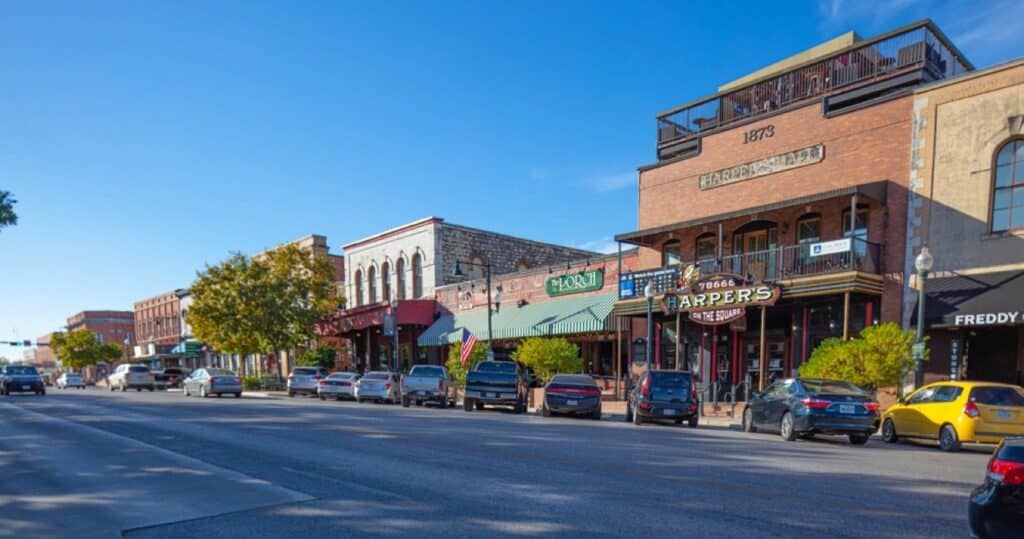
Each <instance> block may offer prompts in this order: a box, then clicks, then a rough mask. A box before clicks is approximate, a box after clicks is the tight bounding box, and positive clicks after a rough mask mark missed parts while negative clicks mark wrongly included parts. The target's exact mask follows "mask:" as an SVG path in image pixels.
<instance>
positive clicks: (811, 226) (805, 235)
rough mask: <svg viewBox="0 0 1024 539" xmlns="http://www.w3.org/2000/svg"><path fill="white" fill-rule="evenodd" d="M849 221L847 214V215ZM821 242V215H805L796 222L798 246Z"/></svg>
mask: <svg viewBox="0 0 1024 539" xmlns="http://www.w3.org/2000/svg"><path fill="white" fill-rule="evenodd" d="M846 217H847V219H849V217H850V216H849V214H847V216H846ZM819 241H821V214H820V213H806V214H804V215H802V216H801V217H800V218H799V219H797V220H796V242H797V244H799V245H803V244H805V243H817V242H819Z"/></svg>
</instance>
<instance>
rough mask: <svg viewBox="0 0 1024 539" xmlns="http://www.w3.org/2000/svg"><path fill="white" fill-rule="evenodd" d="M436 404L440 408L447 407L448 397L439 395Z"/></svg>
mask: <svg viewBox="0 0 1024 539" xmlns="http://www.w3.org/2000/svg"><path fill="white" fill-rule="evenodd" d="M437 406H438V407H440V408H447V407H448V397H441V402H439V403H437Z"/></svg>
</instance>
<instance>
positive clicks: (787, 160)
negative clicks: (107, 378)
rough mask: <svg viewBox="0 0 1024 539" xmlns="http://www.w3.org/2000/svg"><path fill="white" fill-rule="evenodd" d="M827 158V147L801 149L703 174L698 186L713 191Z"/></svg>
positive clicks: (816, 146) (818, 146) (822, 145)
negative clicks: (715, 188) (713, 189)
mask: <svg viewBox="0 0 1024 539" xmlns="http://www.w3.org/2000/svg"><path fill="white" fill-rule="evenodd" d="M824 157H825V145H824V144H815V145H814V146H810V147H808V148H801V149H799V150H793V151H791V152H786V153H783V154H779V155H773V156H771V157H765V158H764V159H758V160H757V161H751V162H749V163H744V164H742V165H737V166H735V167H730V168H723V169H721V170H716V171H713V172H708V173H707V174H701V175H700V177H699V178H698V181H697V185H698V186H700V188H701V189H712V188H714V187H721V186H723V185H727V184H730V183H736V182H741V181H744V180H752V179H754V178H757V177H759V176H767V175H769V174H775V173H776V172H782V171H783V170H789V169H793V168H798V167H802V166H806V165H813V164H814V163H817V162H819V161H821V160H822V159H823V158H824Z"/></svg>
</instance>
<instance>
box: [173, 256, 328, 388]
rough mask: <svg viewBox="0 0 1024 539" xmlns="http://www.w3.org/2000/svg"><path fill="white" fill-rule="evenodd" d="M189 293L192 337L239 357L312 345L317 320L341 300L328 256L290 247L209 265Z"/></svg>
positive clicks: (243, 370) (199, 273)
mask: <svg viewBox="0 0 1024 539" xmlns="http://www.w3.org/2000/svg"><path fill="white" fill-rule="evenodd" d="M190 290H191V295H192V307H191V308H189V311H188V314H187V315H186V316H187V320H188V323H189V324H190V325H191V326H192V332H193V334H195V336H196V338H198V339H199V340H202V341H204V342H206V343H209V344H210V345H212V346H213V347H214V348H215V349H217V350H219V351H221V352H225V353H229V354H238V355H239V356H241V357H243V358H244V357H245V356H247V355H249V354H268V355H269V354H276V353H277V352H279V351H281V350H287V349H290V348H294V347H295V346H296V345H299V344H303V343H306V342H309V341H311V340H312V339H313V337H314V326H315V324H316V322H318V321H320V320H321V319H322V318H324V317H325V316H327V315H328V314H330V313H332V312H334V310H335V309H337V307H338V305H339V303H340V301H341V300H340V297H339V296H338V292H337V287H336V285H335V283H334V272H333V270H332V268H331V265H330V263H329V262H328V260H327V257H326V256H323V255H320V254H314V253H310V252H308V251H304V250H302V249H299V248H298V247H296V246H294V245H286V246H284V247H280V248H277V249H274V250H271V251H268V252H266V253H264V254H261V255H259V256H258V257H256V258H253V259H250V258H248V257H246V256H245V255H242V254H240V253H235V254H234V255H232V256H231V257H230V258H228V259H227V260H225V261H223V262H221V263H220V264H218V265H216V266H210V265H207V266H206V268H205V269H203V270H202V271H200V272H198V273H197V276H196V280H195V282H193V283H192V286H191V288H190ZM241 366H242V367H241V372H240V373H239V374H241V375H242V376H243V377H244V376H245V374H246V372H245V370H246V369H245V362H244V361H242V362H241Z"/></svg>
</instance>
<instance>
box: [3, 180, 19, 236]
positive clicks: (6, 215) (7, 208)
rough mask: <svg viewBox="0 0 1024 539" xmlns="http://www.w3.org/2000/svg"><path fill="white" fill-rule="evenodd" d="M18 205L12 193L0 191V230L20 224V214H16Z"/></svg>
mask: <svg viewBox="0 0 1024 539" xmlns="http://www.w3.org/2000/svg"><path fill="white" fill-rule="evenodd" d="M17 203H18V201H17V200H15V199H14V195H12V194H11V193H10V191H3V190H0V229H2V228H5V227H8V226H14V225H16V224H18V214H16V213H14V205H15V204H17Z"/></svg>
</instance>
